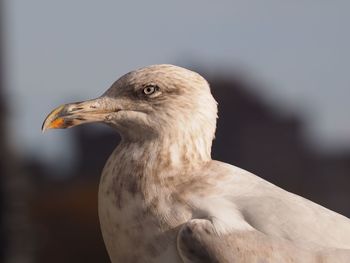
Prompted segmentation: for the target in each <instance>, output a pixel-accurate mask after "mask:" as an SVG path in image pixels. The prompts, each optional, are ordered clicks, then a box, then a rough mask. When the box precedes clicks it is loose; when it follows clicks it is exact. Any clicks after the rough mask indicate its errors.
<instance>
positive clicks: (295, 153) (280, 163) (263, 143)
mask: <svg viewBox="0 0 350 263" xmlns="http://www.w3.org/2000/svg"><path fill="white" fill-rule="evenodd" d="M203 75H204V76H205V74H203ZM209 82H210V83H211V86H212V92H213V94H214V96H215V98H216V99H217V101H218V102H219V120H218V130H217V134H216V139H215V141H214V146H213V158H215V159H218V160H221V161H225V162H228V163H231V164H234V165H236V166H239V167H242V168H244V169H246V170H249V171H251V172H253V173H255V174H257V175H259V176H260V177H263V178H265V179H267V180H269V181H271V182H273V183H275V184H277V185H279V186H281V187H283V188H284V189H286V190H289V191H291V192H294V193H296V194H299V195H302V196H304V197H307V198H309V199H311V200H313V201H315V202H317V203H320V204H322V205H324V206H326V207H329V208H330V209H333V210H335V211H337V212H340V213H343V214H345V215H347V216H349V215H350V207H349V205H348V200H349V198H350V193H349V191H348V189H346V188H347V187H348V186H349V183H350V177H349V175H350V152H349V154H342V155H339V156H337V155H329V156H327V155H324V154H320V153H317V152H316V151H315V149H312V148H309V147H308V146H307V144H306V143H305V142H304V137H303V134H302V127H303V124H302V122H301V121H300V119H299V118H298V117H297V116H291V115H287V114H281V113H280V110H278V109H275V108H273V107H272V106H271V105H269V104H268V103H266V102H265V101H264V100H263V99H262V98H260V97H259V96H258V95H257V94H256V93H254V92H253V91H254V87H252V85H251V84H249V83H248V82H246V81H245V78H243V77H241V76H239V75H232V76H230V77H217V78H211V80H210V79H209ZM71 131H72V134H73V136H74V141H75V146H76V147H77V153H78V156H77V160H76V162H75V163H76V165H75V167H74V169H73V170H72V172H71V174H70V176H68V177H67V176H66V175H65V176H64V177H62V178H66V179H64V180H57V179H52V178H50V174H49V173H48V171H49V170H50V169H57V167H49V168H48V167H46V166H45V165H44V164H42V163H41V162H40V161H38V160H27V162H26V166H25V168H24V169H25V171H26V172H27V173H29V172H30V173H31V175H32V180H33V184H34V185H35V187H36V188H35V191H33V198H32V199H31V216H32V221H33V222H35V230H36V232H37V234H36V236H37V238H36V239H37V240H36V241H37V242H38V246H37V247H38V249H37V256H36V262H53V263H55V262H108V256H107V254H106V251H105V248H104V244H103V241H102V236H101V233H100V230H99V223H98V217H97V191H98V181H99V177H100V173H101V170H102V168H103V165H104V163H105V161H106V159H107V158H108V156H109V155H110V153H111V152H112V150H113V149H114V148H115V147H116V145H117V143H118V141H119V137H118V135H117V134H116V132H115V131H113V130H111V129H109V128H107V127H105V128H103V129H102V128H100V129H94V127H92V126H91V125H90V126H88V127H87V126H82V127H77V128H74V129H72V130H71Z"/></svg>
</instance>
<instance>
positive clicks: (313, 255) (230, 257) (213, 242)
mask: <svg viewBox="0 0 350 263" xmlns="http://www.w3.org/2000/svg"><path fill="white" fill-rule="evenodd" d="M177 249H178V253H179V255H180V257H181V258H182V260H183V262H184V263H232V262H237V263H241V262H242V263H250V262H268V263H275V262H276V263H277V262H278V263H280V262H305V263H319V262H323V263H331V262H334V263H335V262H337V263H342V262H344V263H345V262H350V251H349V250H328V251H327V250H324V249H323V250H321V251H312V250H307V249H304V248H303V247H300V246H298V245H297V244H294V243H293V242H290V241H288V240H284V239H280V238H276V237H271V236H267V235H265V234H263V233H261V232H259V231H254V230H253V231H237V232H231V233H227V234H218V233H217V232H216V231H215V227H214V226H213V224H212V223H211V222H210V221H209V220H206V219H192V220H190V221H189V222H187V223H186V224H184V225H183V227H182V228H181V230H180V231H179V233H178V237H177Z"/></svg>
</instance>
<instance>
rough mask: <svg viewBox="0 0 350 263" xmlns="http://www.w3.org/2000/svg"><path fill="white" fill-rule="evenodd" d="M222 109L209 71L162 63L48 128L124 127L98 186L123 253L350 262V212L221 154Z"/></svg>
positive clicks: (131, 258) (109, 236) (154, 258)
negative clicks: (215, 156) (215, 146)
mask: <svg viewBox="0 0 350 263" xmlns="http://www.w3.org/2000/svg"><path fill="white" fill-rule="evenodd" d="M216 119H217V103H216V101H215V99H214V98H213V96H212V95H211V92H210V87H209V84H208V82H207V81H206V80H205V79H204V78H203V77H202V76H201V75H199V74H198V73H195V72H193V71H190V70H188V69H185V68H182V67H178V66H174V65H152V66H148V67H144V68H141V69H138V70H135V71H131V72H129V73H127V74H126V75H124V76H122V77H121V78H120V79H118V80H117V81H116V82H115V83H114V84H113V85H112V86H111V87H110V88H109V89H108V90H107V91H106V92H105V93H104V94H103V95H102V96H100V97H98V98H96V99H92V100H87V101H83V102H76V103H69V104H64V105H62V106H59V107H58V108H56V109H54V110H53V111H52V112H51V113H50V114H49V115H48V116H47V118H46V119H45V121H44V123H43V126H42V130H43V131H45V130H47V129H59V128H70V127H73V126H77V125H80V124H85V123H91V122H101V123H105V124H108V125H109V126H110V127H112V128H113V129H115V130H116V131H117V132H118V133H119V134H120V136H121V138H122V139H121V142H120V144H119V145H118V146H117V147H116V149H115V150H114V151H113V153H112V154H111V156H110V157H109V159H108V160H107V162H106V164H105V167H104V169H103V171H102V174H101V179H100V185H99V193H98V199H99V201H98V205H99V207H98V212H99V218H100V225H101V230H102V235H103V239H104V242H105V245H106V247H107V251H108V254H109V256H110V259H111V261H112V262H113V263H114V262H126V263H129V262H130V263H131V262H132V263H134V262H135V263H137V262H146V263H159V262H169V263H180V262H183V263H195V262H204V263H209V262H213V263H232V262H237V263H250V262H254V263H255V262H261V263H262V262H264V263H265V262H266V263H267V262H268V263H270V262H278V263H280V262H307V263H318V262H322V263H328V262H337V263H339V262H347V263H348V262H350V219H348V218H347V217H345V216H342V215H340V214H337V213H336V212H333V211H331V210H328V209H326V208H324V207H322V206H320V205H318V204H316V203H313V202H312V201H309V200H307V199H305V198H303V197H300V196H298V195H295V194H293V193H290V192H288V191H285V190H283V189H281V188H279V187H278V186H276V185H273V184H271V183H269V182H267V181H265V180H263V179H262V178H260V177H258V176H256V175H254V174H252V173H250V172H248V171H245V170H243V169H240V168H238V167H235V166H233V165H230V164H227V163H223V162H220V161H216V160H212V158H211V146H212V141H213V139H214V134H215V130H216Z"/></svg>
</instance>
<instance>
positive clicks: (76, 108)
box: [71, 107, 83, 111]
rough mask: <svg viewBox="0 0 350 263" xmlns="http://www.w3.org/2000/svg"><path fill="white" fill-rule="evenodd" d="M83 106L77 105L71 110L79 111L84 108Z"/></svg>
mask: <svg viewBox="0 0 350 263" xmlns="http://www.w3.org/2000/svg"><path fill="white" fill-rule="evenodd" d="M82 109H83V107H75V108H72V109H71V111H78V110H82Z"/></svg>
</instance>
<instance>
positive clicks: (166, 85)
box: [42, 65, 217, 146]
mask: <svg viewBox="0 0 350 263" xmlns="http://www.w3.org/2000/svg"><path fill="white" fill-rule="evenodd" d="M216 118H217V103H216V101H215V100H214V98H213V96H212V95H211V93H210V88H209V85H208V83H207V81H206V80H205V79H204V78H203V77H202V76H200V75H199V74H198V73H195V72H193V71H190V70H188V69H185V68H181V67H177V66H173V65H153V66H148V67H145V68H141V69H138V70H135V71H131V72H129V73H127V74H125V75H124V76H122V77H121V78H120V79H118V80H117V81H116V82H115V83H114V84H113V85H112V86H111V87H110V88H109V89H108V90H107V91H106V92H105V93H104V94H103V95H102V96H100V97H98V98H96V99H92V100H87V101H82V102H75V103H68V104H64V105H61V106H59V107H57V108H56V109H54V110H53V111H52V112H51V113H50V114H49V115H48V116H47V118H46V119H45V121H44V123H43V126H42V130H43V131H45V130H47V129H64V128H70V127H74V126H77V125H80V124H84V123H91V122H102V123H106V124H108V125H110V126H112V127H113V128H115V129H116V130H117V131H118V132H119V133H120V134H121V136H122V139H124V140H131V141H142V140H151V139H154V138H160V137H161V138H171V137H172V136H176V138H178V139H182V138H185V137H186V136H187V137H191V138H195V137H205V140H207V141H209V142H210V146H211V141H212V139H213V137H214V133H215V129H216ZM179 136H180V137H179ZM203 139H204V138H203Z"/></svg>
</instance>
